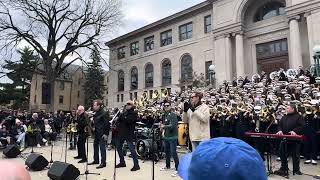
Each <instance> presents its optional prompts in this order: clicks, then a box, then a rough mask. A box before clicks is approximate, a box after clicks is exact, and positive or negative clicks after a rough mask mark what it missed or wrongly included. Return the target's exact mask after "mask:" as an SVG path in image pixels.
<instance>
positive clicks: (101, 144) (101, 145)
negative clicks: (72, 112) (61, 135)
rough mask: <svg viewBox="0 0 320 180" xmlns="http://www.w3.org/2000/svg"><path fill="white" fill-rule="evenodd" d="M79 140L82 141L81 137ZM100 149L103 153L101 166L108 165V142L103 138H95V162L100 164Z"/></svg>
mask: <svg viewBox="0 0 320 180" xmlns="http://www.w3.org/2000/svg"><path fill="white" fill-rule="evenodd" d="M79 139H80V136H79ZM79 139H78V141H79ZM99 148H100V153H101V164H102V163H106V159H107V155H106V153H107V152H106V141H105V140H104V139H103V138H102V136H95V138H94V142H93V161H94V162H98V163H99Z"/></svg>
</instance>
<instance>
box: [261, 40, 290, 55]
mask: <svg viewBox="0 0 320 180" xmlns="http://www.w3.org/2000/svg"><path fill="white" fill-rule="evenodd" d="M256 51H257V59H266V58H270V57H275V56H281V55H286V54H288V44H287V39H281V40H277V41H272V42H267V43H263V44H257V45H256Z"/></svg>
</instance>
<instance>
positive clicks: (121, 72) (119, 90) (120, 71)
mask: <svg viewBox="0 0 320 180" xmlns="http://www.w3.org/2000/svg"><path fill="white" fill-rule="evenodd" d="M121 74H123V77H120V75H121ZM120 78H122V79H123V81H120ZM124 78H125V74H124V71H123V70H119V71H118V92H122V91H124V85H125V80H124ZM120 82H121V83H122V85H121V88H120ZM122 86H123V87H122Z"/></svg>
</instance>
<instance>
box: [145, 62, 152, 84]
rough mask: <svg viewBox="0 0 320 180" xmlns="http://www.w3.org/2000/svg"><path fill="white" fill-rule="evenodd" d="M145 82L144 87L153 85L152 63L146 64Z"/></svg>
mask: <svg viewBox="0 0 320 180" xmlns="http://www.w3.org/2000/svg"><path fill="white" fill-rule="evenodd" d="M145 84H146V88H148V87H153V65H152V64H151V63H149V64H147V65H146V69H145Z"/></svg>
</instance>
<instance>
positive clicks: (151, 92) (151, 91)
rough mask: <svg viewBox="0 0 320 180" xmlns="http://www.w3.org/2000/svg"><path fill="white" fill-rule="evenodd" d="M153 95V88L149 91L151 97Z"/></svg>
mask: <svg viewBox="0 0 320 180" xmlns="http://www.w3.org/2000/svg"><path fill="white" fill-rule="evenodd" d="M152 95H153V90H150V91H149V99H152Z"/></svg>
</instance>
